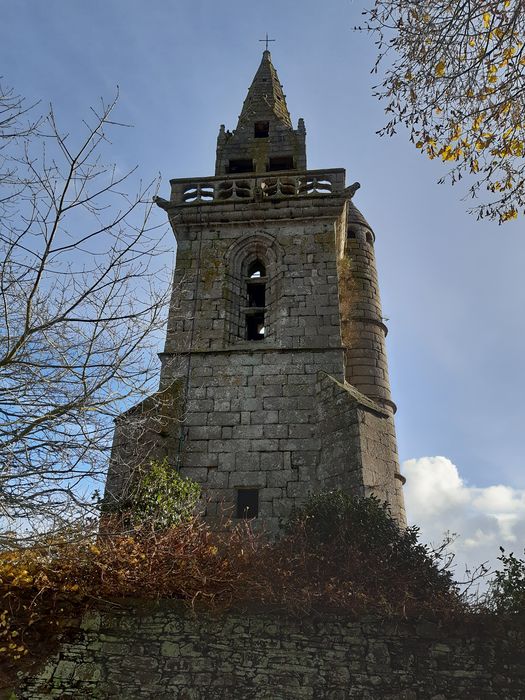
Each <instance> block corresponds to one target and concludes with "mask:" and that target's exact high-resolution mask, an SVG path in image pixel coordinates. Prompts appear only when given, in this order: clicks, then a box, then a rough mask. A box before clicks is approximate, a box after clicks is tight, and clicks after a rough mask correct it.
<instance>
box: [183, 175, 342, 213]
mask: <svg viewBox="0 0 525 700" xmlns="http://www.w3.org/2000/svg"><path fill="white" fill-rule="evenodd" d="M344 188H345V171H344V169H342V168H337V169H336V168H334V169H330V170H304V171H297V170H294V171H289V170H283V171H279V172H272V173H264V174H258V175H255V174H253V173H246V174H244V173H236V174H235V175H221V176H219V177H202V178H191V179H187V178H185V179H177V180H171V204H176V205H181V204H183V205H184V204H207V203H223V202H232V201H243V202H248V201H253V200H261V201H264V199H272V200H273V199H280V198H285V197H286V198H289V197H311V196H316V197H319V196H326V195H333V194H340V193H341V192H342V191H343V190H344Z"/></svg>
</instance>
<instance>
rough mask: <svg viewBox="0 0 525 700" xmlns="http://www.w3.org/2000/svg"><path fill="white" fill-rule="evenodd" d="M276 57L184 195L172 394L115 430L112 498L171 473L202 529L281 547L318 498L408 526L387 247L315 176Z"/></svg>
mask: <svg viewBox="0 0 525 700" xmlns="http://www.w3.org/2000/svg"><path fill="white" fill-rule="evenodd" d="M305 138H306V131H305V126H304V122H303V120H302V119H300V120H299V123H298V126H297V129H294V128H293V126H292V122H291V118H290V114H289V111H288V108H287V106H286V100H285V95H284V94H283V91H282V86H281V84H280V82H279V79H278V76H277V73H276V70H275V68H274V66H273V65H272V61H271V56H270V52H269V51H268V50H266V51H264V53H263V57H262V61H261V64H260V66H259V68H258V70H257V72H256V74H255V77H254V79H253V82H252V85H251V86H250V88H249V90H248V95H247V97H246V100H245V101H244V104H243V107H242V111H241V114H240V117H239V121H238V123H237V127H236V129H235V130H234V131H233V132H230V131H226V130H225V128H224V126H221V128H220V132H219V136H218V140H217V158H216V166H215V176H213V177H202V178H192V179H177V180H172V181H171V197H170V199H169V201H167V200H162V199H158V200H157V204H158V205H159V206H160V207H162V208H163V209H164V210H165V211H166V212H167V214H168V216H169V220H170V223H171V226H172V228H173V232H174V234H175V237H176V240H177V262H176V268H175V275H174V283H173V296H172V300H171V306H170V312H169V320H168V328H167V336H166V344H165V348H164V352H162V353H161V354H160V358H161V362H162V369H161V378H160V388H159V391H158V392H157V393H156V394H155V395H153V396H152V397H150V398H149V399H146V400H145V401H143V402H142V403H140V404H139V405H138V406H136V407H134V408H133V409H131V410H130V411H128V412H127V413H125V414H123V415H122V416H121V417H120V418H119V419H118V421H117V428H116V432H115V444H114V450H113V456H112V461H111V465H110V471H109V474H108V482H107V486H106V497H107V498H108V497H109V498H117V499H118V498H120V497H121V496H122V494H123V493H124V492H125V490H126V487H127V484H129V483H130V482H131V481H132V476H133V472H134V470H135V469H136V468H137V465H139V464H141V463H142V464H144V463H147V462H148V461H149V460H150V459H151V458H153V457H155V458H159V457H167V458H168V460H169V462H170V463H171V464H172V465H173V468H174V469H180V471H181V473H182V474H183V475H187V476H190V477H192V478H193V479H195V480H196V481H198V482H200V483H201V484H202V486H203V491H204V493H205V497H206V516H207V517H208V518H214V517H217V516H218V515H220V513H221V512H223V511H227V512H228V513H230V514H231V515H232V516H233V517H234V518H236V517H237V518H242V517H250V518H258V519H259V521H261V523H262V524H263V525H264V526H265V527H266V528H267V529H269V530H270V531H276V530H277V529H278V528H279V523H280V521H281V519H282V518H283V517H286V516H288V515H289V514H290V512H291V510H292V508H293V506H294V505H297V504H300V503H301V501H302V500H303V499H304V498H305V497H306V496H307V495H308V494H309V493H312V492H315V491H319V490H326V489H337V488H341V489H343V490H345V491H348V492H351V493H356V494H370V493H373V494H376V495H377V496H378V497H379V498H380V499H381V500H383V501H386V502H387V503H388V504H389V506H390V509H391V512H392V514H393V515H394V516H395V517H396V518H397V519H398V520H399V521H400V522H402V523H403V522H405V514H404V505H403V495H402V480H403V478H402V477H401V475H400V474H399V464H398V457H397V449H396V438H395V429H394V421H393V414H394V411H395V406H394V404H393V402H392V400H391V396H390V386H389V379H388V369H387V360H386V351H385V336H386V332H387V329H386V327H385V324H384V323H383V318H382V314H381V304H380V299H379V288H378V281H377V273H376V267H375V258H374V240H375V236H374V233H373V231H372V229H371V228H370V226H369V224H368V223H367V222H366V220H365V219H364V217H363V216H362V214H360V212H359V211H358V210H357V209H356V207H355V206H354V204H353V202H352V197H353V195H354V193H355V191H356V190H357V188H358V187H359V185H358V184H357V183H356V184H354V185H352V186H351V187H347V186H346V185H345V171H344V170H343V169H340V168H336V169H333V168H332V169H326V170H308V169H307V166H306V146H305Z"/></svg>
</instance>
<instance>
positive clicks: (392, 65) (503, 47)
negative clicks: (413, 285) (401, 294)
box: [361, 0, 525, 223]
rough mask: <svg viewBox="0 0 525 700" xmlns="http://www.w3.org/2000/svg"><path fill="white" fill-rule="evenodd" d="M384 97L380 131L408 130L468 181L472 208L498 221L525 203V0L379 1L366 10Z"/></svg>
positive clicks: (452, 178)
mask: <svg viewBox="0 0 525 700" xmlns="http://www.w3.org/2000/svg"><path fill="white" fill-rule="evenodd" d="M364 15H365V18H366V20H365V23H364V26H363V27H361V29H366V30H368V31H369V32H371V33H372V34H373V35H374V37H375V43H376V46H377V48H378V57H377V60H376V63H375V66H374V68H373V72H375V73H379V71H380V70H381V71H382V82H381V83H379V84H378V85H377V86H376V87H375V95H376V96H377V97H378V98H379V99H381V100H384V101H385V102H386V107H385V111H386V113H387V114H388V115H389V121H388V123H387V124H386V125H385V126H384V127H383V129H381V131H380V132H379V133H380V135H392V134H394V133H395V132H396V130H397V128H398V127H399V126H405V127H406V128H407V129H408V131H409V134H410V140H411V141H412V142H413V143H414V144H415V146H416V148H418V149H419V150H420V151H421V152H422V153H424V154H426V155H427V156H428V157H429V158H440V159H441V160H442V161H443V162H444V163H447V164H449V165H450V166H451V169H450V170H449V172H448V173H447V174H446V175H445V176H444V177H443V178H442V179H441V180H440V182H444V181H445V180H447V181H449V182H451V183H452V184H454V183H457V182H458V181H459V180H461V179H462V178H463V177H466V178H467V182H468V184H467V187H468V194H469V195H470V196H471V197H472V198H473V199H475V200H476V201H475V202H474V203H473V206H472V207H471V208H470V211H471V212H473V213H475V214H476V215H477V217H478V218H484V217H488V218H490V219H497V220H498V221H499V222H500V223H502V222H504V221H508V220H511V219H515V218H517V216H518V214H519V213H520V212H521V213H523V211H524V209H525V160H524V155H525V119H524V117H523V114H524V113H525V4H524V3H523V2H522V0H484V1H482V0H459V2H448V1H447V0H403V1H401V0H375V2H374V5H373V7H372V8H370V9H368V10H365V12H364Z"/></svg>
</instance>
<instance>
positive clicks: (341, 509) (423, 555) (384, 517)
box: [289, 490, 455, 604]
mask: <svg viewBox="0 0 525 700" xmlns="http://www.w3.org/2000/svg"><path fill="white" fill-rule="evenodd" d="M289 529H290V532H291V533H294V532H295V533H300V532H302V533H303V537H304V539H305V542H306V543H307V546H308V548H309V549H310V550H311V552H312V555H314V556H315V554H316V552H317V553H318V554H319V553H321V557H322V559H326V561H327V562H331V563H333V564H336V567H337V568H334V570H333V573H332V575H333V576H337V577H340V578H341V580H342V581H344V580H345V577H346V581H347V583H350V582H351V588H353V589H354V590H356V589H357V588H360V587H362V588H363V591H365V590H369V591H373V590H374V588H376V589H377V597H378V598H380V597H382V596H383V597H385V600H386V599H389V598H390V596H391V594H392V592H393V591H394V590H397V593H396V595H398V596H399V600H404V601H405V602H406V603H407V604H412V603H414V602H416V601H419V603H421V602H422V601H436V600H438V599H439V598H440V597H441V596H444V597H445V598H449V597H451V599H452V598H453V597H454V590H455V589H454V586H453V580H452V574H451V572H450V571H449V570H448V569H447V567H446V566H444V562H443V560H442V557H441V554H440V552H439V551H438V552H433V551H432V550H430V549H429V548H428V547H426V546H425V545H423V544H422V543H421V542H419V529H418V528H417V527H414V526H413V527H407V528H401V527H400V526H399V525H398V523H397V521H396V520H394V519H393V518H392V516H391V515H390V513H389V511H388V507H387V506H386V505H385V504H383V503H381V502H380V501H379V500H378V499H377V498H375V497H374V496H369V497H366V498H360V497H356V496H352V495H350V494H347V493H345V492H343V491H340V490H336V491H324V492H321V493H318V494H314V495H312V496H310V497H309V498H308V500H307V501H306V502H305V504H304V505H303V506H302V507H301V508H299V509H298V510H297V511H296V512H295V513H294V515H293V517H292V519H291V522H290V525H289ZM327 552H329V554H328V556H326V555H327ZM329 566H330V564H328V567H329ZM325 575H328V574H327V573H326V574H325ZM388 587H390V593H389V594H386V589H387V588H388Z"/></svg>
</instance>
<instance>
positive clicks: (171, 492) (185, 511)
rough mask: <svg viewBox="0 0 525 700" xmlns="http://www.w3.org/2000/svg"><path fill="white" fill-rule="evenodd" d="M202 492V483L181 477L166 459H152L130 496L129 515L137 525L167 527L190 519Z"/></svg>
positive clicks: (158, 528)
mask: <svg viewBox="0 0 525 700" xmlns="http://www.w3.org/2000/svg"><path fill="white" fill-rule="evenodd" d="M200 495H201V487H200V485H199V484H198V483H197V482H195V481H193V480H192V479H189V478H186V477H183V476H181V474H180V472H179V471H178V470H177V469H176V468H175V467H174V466H172V465H171V464H170V463H169V462H168V460H167V459H164V460H162V461H161V462H151V463H150V465H149V467H148V468H147V469H145V470H144V474H143V475H142V477H141V478H140V480H139V483H138V485H137V487H136V488H135V490H134V492H133V493H132V494H131V496H130V498H129V502H128V503H127V504H126V505H127V508H126V510H127V514H128V515H129V517H130V519H131V523H132V524H133V525H134V526H137V525H143V524H149V525H152V526H153V527H154V528H155V529H156V530H165V529H168V528H170V527H172V526H174V525H178V524H179V523H181V522H183V521H185V520H189V519H190V518H191V517H192V515H193V513H194V510H195V507H196V505H197V503H198V501H199V498H200Z"/></svg>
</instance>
